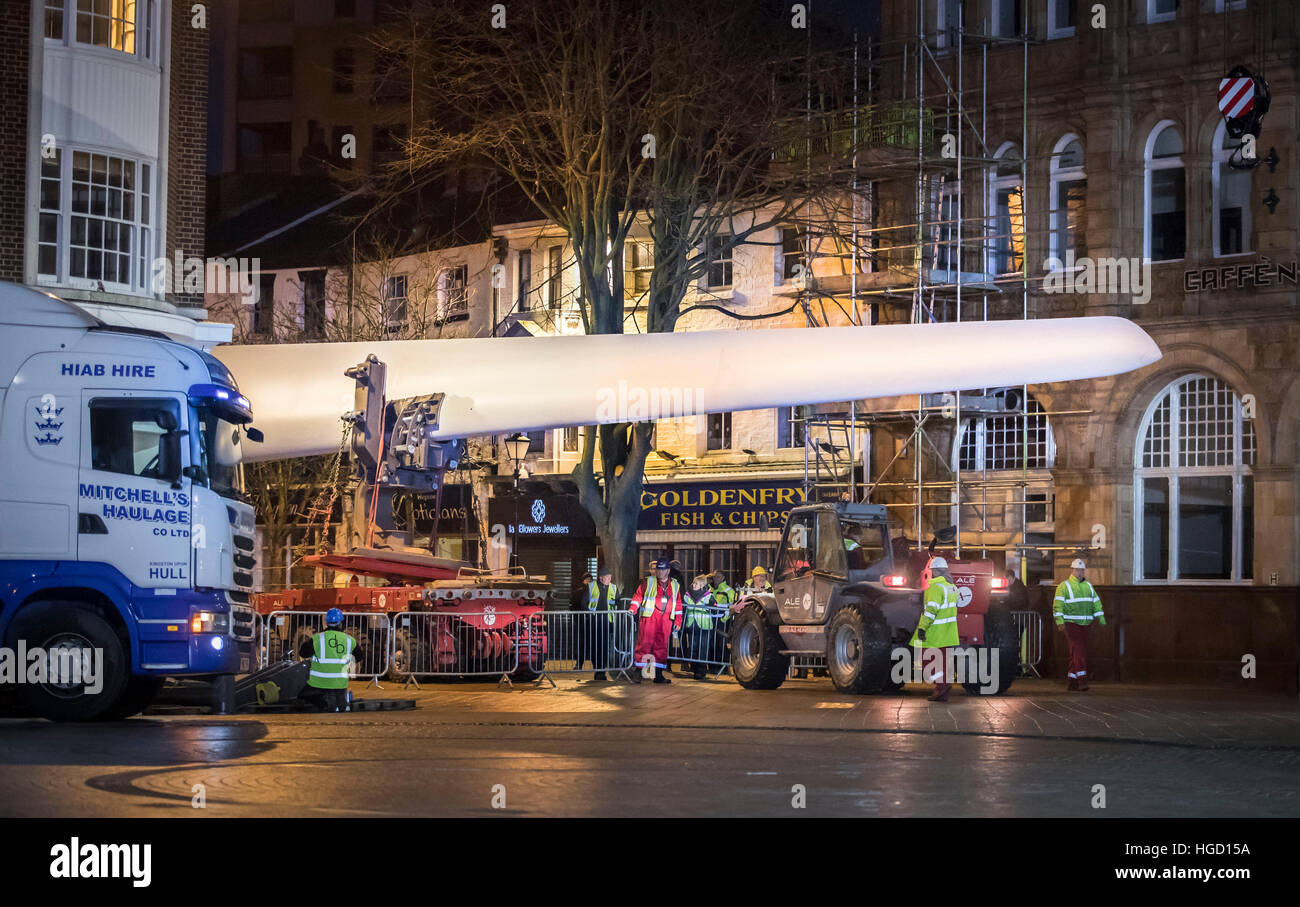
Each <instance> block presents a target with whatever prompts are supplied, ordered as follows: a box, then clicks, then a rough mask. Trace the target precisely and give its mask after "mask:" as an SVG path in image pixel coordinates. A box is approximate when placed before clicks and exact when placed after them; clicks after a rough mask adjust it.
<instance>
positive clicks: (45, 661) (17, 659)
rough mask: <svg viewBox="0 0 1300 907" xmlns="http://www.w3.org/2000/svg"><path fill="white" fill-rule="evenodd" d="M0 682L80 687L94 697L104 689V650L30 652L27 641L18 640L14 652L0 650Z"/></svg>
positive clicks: (35, 648)
mask: <svg viewBox="0 0 1300 907" xmlns="http://www.w3.org/2000/svg"><path fill="white" fill-rule="evenodd" d="M0 683H35V684H51V685H54V686H66V687H83V688H84V690H83V691H84V692H85V693H87V694H90V695H95V694H97V693H99V692H100V691H101V690H103V689H104V650H103V649H79V648H75V647H69V646H59V647H57V648H54V649H43V648H41V647H39V646H34V647H32V648H30V649H29V648H27V641H26V640H22V639H20V640H18V648H17V649H11V648H9V647H8V646H4V647H0Z"/></svg>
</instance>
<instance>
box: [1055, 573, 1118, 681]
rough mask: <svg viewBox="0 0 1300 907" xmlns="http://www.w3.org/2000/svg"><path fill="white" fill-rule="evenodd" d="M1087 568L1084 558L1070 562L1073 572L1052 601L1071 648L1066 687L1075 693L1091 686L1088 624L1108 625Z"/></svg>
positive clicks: (1056, 616)
mask: <svg viewBox="0 0 1300 907" xmlns="http://www.w3.org/2000/svg"><path fill="white" fill-rule="evenodd" d="M1086 569H1087V565H1086V564H1085V563H1084V562H1083V559H1082V558H1078V557H1076V558H1075V559H1074V560H1073V561H1072V562H1071V563H1070V575H1069V576H1068V577H1066V578H1065V579H1064V580H1062V581H1061V584H1060V585H1059V586H1057V587H1056V598H1055V599H1054V600H1053V602H1052V616H1053V617H1054V618H1056V625H1057V626H1058V627H1060V628H1062V629H1063V630H1065V641H1066V644H1067V645H1068V646H1069V647H1070V666H1069V668H1068V669H1067V677H1068V680H1067V682H1066V684H1065V688H1066V689H1067V690H1069V691H1070V692H1072V693H1082V692H1084V691H1085V690H1087V689H1088V627H1089V626H1091V624H1092V622H1093V621H1094V620H1095V621H1097V622H1098V623H1099V624H1101V625H1102V626H1103V627H1104V626H1106V615H1105V614H1104V613H1102V610H1101V598H1100V597H1099V596H1098V595H1097V590H1096V589H1094V588H1092V583H1090V582H1088V581H1087V580H1086V579H1084V578H1083V572H1084V570H1086Z"/></svg>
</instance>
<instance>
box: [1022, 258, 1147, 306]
mask: <svg viewBox="0 0 1300 907" xmlns="http://www.w3.org/2000/svg"><path fill="white" fill-rule="evenodd" d="M1043 267H1044V268H1045V269H1046V271H1047V276H1046V277H1044V278H1043V292H1044V293H1110V294H1113V295H1117V296H1132V297H1133V303H1134V304H1135V305H1145V304H1146V303H1148V302H1150V301H1151V259H1149V258H1089V257H1088V256H1086V255H1085V256H1083V257H1081V258H1075V256H1074V250H1073V249H1071V250H1070V251H1068V252H1066V253H1065V261H1061V259H1059V258H1055V257H1053V258H1049V259H1047V261H1045V262H1044V263H1043Z"/></svg>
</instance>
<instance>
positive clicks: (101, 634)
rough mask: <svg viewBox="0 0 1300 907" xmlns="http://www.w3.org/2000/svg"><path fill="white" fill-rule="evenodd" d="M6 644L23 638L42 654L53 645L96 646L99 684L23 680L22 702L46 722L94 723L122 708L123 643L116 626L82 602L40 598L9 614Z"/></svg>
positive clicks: (126, 668)
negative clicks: (99, 659) (89, 686)
mask: <svg viewBox="0 0 1300 907" xmlns="http://www.w3.org/2000/svg"><path fill="white" fill-rule="evenodd" d="M9 639H10V642H9V645H10V647H11V648H12V647H14V646H15V645H16V643H17V641H18V640H20V639H21V640H24V641H25V642H26V643H27V647H28V648H29V649H34V648H41V649H45V650H46V651H47V652H50V651H54V650H57V649H61V648H62V649H100V650H102V651H103V653H104V656H103V663H102V665H100V666H99V667H100V673H101V675H102V676H101V677H100V678H96V680H97V682H99V683H101V684H102V686H101V687H100V690H99V692H98V693H92V692H88V691H87V690H86V685H85V684H72V683H60V684H52V683H22V684H19V685H18V687H19V694H20V696H21V697H22V700H23V702H24V704H25V705H26V706H27V707H28V708H30V709H31V710H32V711H33V712H35V713H36V714H38V715H40V716H41V717H42V718H48V719H49V720H51V721H97V720H99V719H101V718H107V717H109V714H108V713H109V712H110V711H111V710H113V709H115V708H121V706H122V699H123V697H124V696H125V694H126V692H127V687H128V684H129V681H130V680H131V664H130V660H129V658H128V657H127V647H126V644H125V641H124V640H123V639H122V637H121V636H119V635H118V633H117V630H116V629H115V628H114V627H113V626H112V624H110V623H109V622H108V621H107V620H105V619H104V618H103V617H102V616H100V615H99V614H98V613H97V612H96V611H94V610H93V609H91V608H90V607H87V606H86V605H80V604H74V603H72V602H43V603H40V604H35V605H31V606H29V607H27V608H24V609H23V610H22V611H20V612H19V613H18V616H17V617H15V618H14V622H13V626H12V628H11V629H10V632H9Z"/></svg>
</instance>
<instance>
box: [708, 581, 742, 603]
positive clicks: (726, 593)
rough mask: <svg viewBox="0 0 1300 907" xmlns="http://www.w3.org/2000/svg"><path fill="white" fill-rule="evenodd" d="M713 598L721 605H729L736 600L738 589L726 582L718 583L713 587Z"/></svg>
mask: <svg viewBox="0 0 1300 907" xmlns="http://www.w3.org/2000/svg"><path fill="white" fill-rule="evenodd" d="M713 600H714V601H715V602H717V603H718V604H720V605H729V604H731V603H732V602H734V601H735V600H736V590H735V589H733V588H731V587H730V586H728V585H727V584H726V583H718V584H717V585H716V586H714V587H713Z"/></svg>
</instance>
